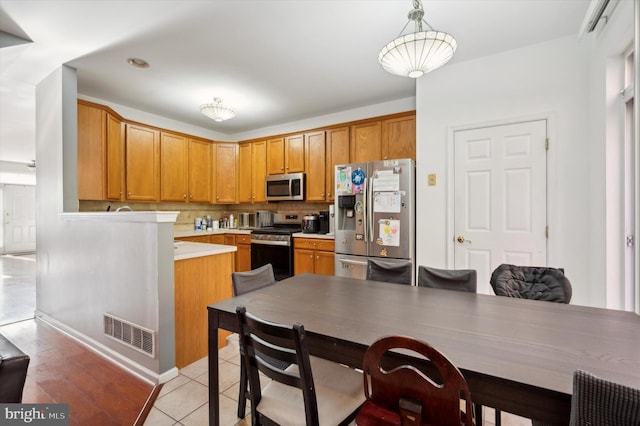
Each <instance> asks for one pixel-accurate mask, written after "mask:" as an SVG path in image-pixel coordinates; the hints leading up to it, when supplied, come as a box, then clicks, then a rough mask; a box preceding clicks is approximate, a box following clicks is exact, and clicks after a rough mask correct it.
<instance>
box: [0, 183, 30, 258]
mask: <svg viewBox="0 0 640 426" xmlns="http://www.w3.org/2000/svg"><path fill="white" fill-rule="evenodd" d="M3 192H4V197H3V215H4V217H3V227H4V232H3V236H4V252H5V253H20V252H30V251H35V250H36V187H35V186H33V185H5V186H4V191H3Z"/></svg>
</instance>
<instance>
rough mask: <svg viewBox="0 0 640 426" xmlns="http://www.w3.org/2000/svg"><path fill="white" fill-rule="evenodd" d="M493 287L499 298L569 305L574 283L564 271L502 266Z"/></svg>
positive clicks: (493, 278) (494, 272)
mask: <svg viewBox="0 0 640 426" xmlns="http://www.w3.org/2000/svg"><path fill="white" fill-rule="evenodd" d="M490 283H491V287H492V288H493V291H494V292H495V294H496V295H498V296H507V297H517V298H521V299H533V300H545V301H548V302H558V303H569V302H570V301H571V295H572V289H571V282H570V281H569V280H568V279H567V277H565V275H564V270H563V269H561V268H549V267H544V266H517V265H510V264H504V263H503V264H502V265H500V266H498V267H497V268H496V269H495V270H494V271H493V273H492V274H491V281H490Z"/></svg>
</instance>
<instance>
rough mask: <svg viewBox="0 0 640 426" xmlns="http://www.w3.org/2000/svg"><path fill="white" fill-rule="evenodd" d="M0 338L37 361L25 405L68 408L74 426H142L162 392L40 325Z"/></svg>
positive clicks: (24, 325) (24, 324)
mask: <svg viewBox="0 0 640 426" xmlns="http://www.w3.org/2000/svg"><path fill="white" fill-rule="evenodd" d="M0 333H2V334H3V335H4V336H5V337H6V338H7V339H9V340H10V341H11V342H12V343H13V344H14V345H16V346H17V347H19V348H20V349H21V350H22V351H23V352H25V353H27V354H28V355H29V357H30V358H31V361H30V363H29V369H28V372H27V381H26V383H25V388H24V393H23V398H22V402H23V403H68V404H69V417H70V421H69V424H70V425H142V424H143V423H144V420H145V418H146V416H147V414H148V412H149V410H150V409H151V407H152V406H153V403H154V401H155V398H156V396H157V394H158V392H159V390H160V387H158V386H156V387H154V386H153V385H151V384H149V383H148V382H146V381H144V380H141V379H139V378H138V377H136V376H134V375H132V374H130V373H129V372H127V371H126V370H124V369H122V368H120V367H119V366H117V365H115V364H113V363H111V362H110V361H107V360H106V359H104V358H102V357H101V356H99V355H97V354H96V353H94V352H92V351H90V350H89V349H87V348H86V347H84V346H83V345H81V344H80V343H78V342H77V341H75V340H74V339H72V338H70V337H68V336H66V335H65V334H63V333H61V332H59V331H58V330H56V329H55V328H53V327H51V326H50V325H48V324H47V323H45V322H43V321H40V320H38V319H35V320H27V321H20V322H17V323H13V324H9V325H5V326H2V327H0Z"/></svg>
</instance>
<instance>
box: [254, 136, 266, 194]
mask: <svg viewBox="0 0 640 426" xmlns="http://www.w3.org/2000/svg"><path fill="white" fill-rule="evenodd" d="M266 176H267V141H259V142H253V143H252V144H251V192H252V195H251V202H252V203H266V202H267V195H266V193H265V184H264V178H265V177H266Z"/></svg>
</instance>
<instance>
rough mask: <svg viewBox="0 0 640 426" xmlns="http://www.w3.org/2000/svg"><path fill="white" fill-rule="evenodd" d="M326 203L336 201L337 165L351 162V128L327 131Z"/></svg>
mask: <svg viewBox="0 0 640 426" xmlns="http://www.w3.org/2000/svg"><path fill="white" fill-rule="evenodd" d="M325 147H326V148H325V151H326V172H325V180H326V183H325V190H326V197H325V198H326V201H329V202H331V201H334V198H335V195H334V191H335V187H336V182H335V180H336V175H335V166H336V164H348V163H350V160H349V127H340V128H337V129H329V130H327V136H326V145H325Z"/></svg>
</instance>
